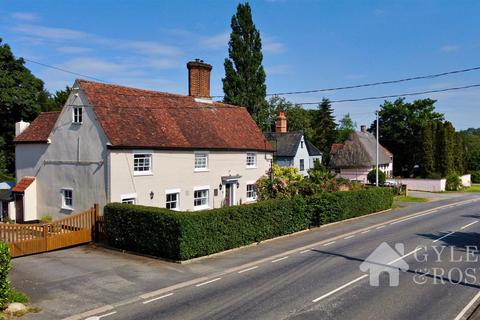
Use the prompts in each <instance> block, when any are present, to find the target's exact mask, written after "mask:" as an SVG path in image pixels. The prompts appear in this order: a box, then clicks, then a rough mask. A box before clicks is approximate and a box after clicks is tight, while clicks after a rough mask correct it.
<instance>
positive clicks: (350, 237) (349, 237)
mask: <svg viewBox="0 0 480 320" xmlns="http://www.w3.org/2000/svg"><path fill="white" fill-rule="evenodd" d="M353 237H355V235H354V234H352V235H351V236H348V237H345V238H343V239H344V240H347V239H352V238H353Z"/></svg>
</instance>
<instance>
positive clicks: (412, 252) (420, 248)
mask: <svg viewBox="0 0 480 320" xmlns="http://www.w3.org/2000/svg"><path fill="white" fill-rule="evenodd" d="M422 249H423V248H422V247H418V248H417V249H415V250H413V251H410V252H409V253H407V254H404V255H403V256H401V257H399V258H397V259H395V260H392V261H390V262H389V263H387V264H388V265H391V264H392V263H395V262H397V261H400V260H402V259H403V258H405V257H408V256H409V255H412V254H414V253H415V252H417V251H419V250H422Z"/></svg>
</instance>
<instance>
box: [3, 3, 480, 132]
mask: <svg viewBox="0 0 480 320" xmlns="http://www.w3.org/2000/svg"><path fill="white" fill-rule="evenodd" d="M237 4H238V1H227V0H223V1H221V0H218V1H198V0H197V1H180V0H176V1H153V0H152V1H147V0H136V1H132V0H130V1H124V0H101V1H99V0H81V1H79V0H68V1H60V0H57V1H53V0H42V1H39V0H30V1H27V0H0V38H2V39H3V42H4V43H7V44H9V45H10V46H11V48H12V50H13V52H14V54H15V55H16V56H17V57H24V58H25V59H29V60H33V61H37V62H40V63H43V64H48V65H52V66H56V67H59V68H62V69H65V70H69V71H72V72H76V73H79V74H82V75H87V76H90V77H94V78H97V79H100V80H102V81H107V82H111V83H117V84H121V85H126V86H133V87H139V88H147V89H153V90H158V91H165V92H175V93H180V94H187V93H188V83H187V68H186V63H187V62H188V61H189V60H192V59H195V58H200V59H203V60H205V62H207V63H210V64H212V65H213V70H212V80H211V91H212V92H211V94H212V95H222V94H223V91H222V82H221V79H222V77H223V76H224V68H223V61H224V59H225V58H226V57H227V56H228V37H229V32H230V21H231V17H232V15H233V14H234V13H235V10H236V6H237ZM250 4H251V6H252V13H253V19H254V23H255V25H256V27H257V28H258V29H259V31H260V34H261V36H262V44H263V55H264V61H263V64H264V67H265V70H266V73H267V92H268V93H277V92H288V91H302V90H311V89H321V88H329V87H338V86H348V85H356V84H362V83H368V82H376V81H384V80H394V79H400V78H405V77H411V76H419V75H428V74H434V73H440V72H444V71H451V70H457V69H465V68H470V67H478V66H480V59H479V57H480V19H479V18H478V17H479V16H480V1H474V0H471V1H468V0H462V1H450V0H435V1H430V0H418V1H410V0H402V1H400V0H398V1H392V0H388V1H387V0H386V1H368V0H362V1H356V0H351V1H342V0H337V1H334V0H332V1H313V0H311V1H306V0H305V1H303V0H295V1H293V0H290V1H289V0H258V1H251V2H250ZM26 65H27V67H28V68H29V69H30V70H32V72H33V73H34V74H35V75H36V76H37V77H39V78H40V79H42V80H43V81H44V82H45V86H46V88H47V89H48V90H49V91H51V92H54V91H55V90H58V89H63V88H64V87H65V86H67V85H70V86H71V85H72V84H73V81H74V80H75V78H82V77H80V76H75V75H72V74H69V73H65V72H62V71H58V70H55V69H51V68H47V67H44V66H41V65H38V64H35V63H32V62H27V63H26ZM470 84H480V70H479V71H473V72H469V73H463V74H457V75H452V76H448V77H441V78H435V79H428V80H418V81H411V82H407V83H402V84H391V85H384V86H376V87H370V88H362V89H354V90H345V91H336V92H326V93H325V92H324V93H314V94H304V95H291V96H288V97H287V98H288V99H289V100H290V101H292V102H297V103H301V102H316V101H320V100H321V99H322V98H323V97H327V98H329V99H331V100H338V99H348V98H362V97H368V96H379V95H380V96H382V95H391V94H401V93H407V92H418V91H425V90H435V89H442V88H448V87H456V86H464V85H470ZM426 97H430V98H433V99H437V100H438V101H437V103H436V107H437V110H438V111H440V112H443V113H444V114H445V116H446V119H447V120H449V121H451V122H453V124H454V126H455V127H456V128H457V129H466V128H469V127H480V121H479V120H480V88H474V89H468V90H461V91H451V92H443V93H435V94H428V95H424V96H418V97H409V98H407V101H412V100H413V99H415V98H426ZM382 103H383V100H374V101H363V102H350V103H338V104H334V105H333V107H334V110H335V115H336V117H337V120H338V119H339V118H341V117H342V116H343V115H345V114H346V113H350V114H351V116H352V118H353V120H354V121H355V122H356V123H357V124H358V125H361V124H367V125H369V124H370V123H371V122H372V120H373V118H374V115H373V114H374V111H375V110H376V109H378V107H379V105H380V104H382ZM306 108H315V105H313V106H306Z"/></svg>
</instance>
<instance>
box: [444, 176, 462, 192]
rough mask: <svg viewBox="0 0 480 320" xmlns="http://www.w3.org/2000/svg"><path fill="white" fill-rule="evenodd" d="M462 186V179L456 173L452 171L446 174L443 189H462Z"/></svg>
mask: <svg viewBox="0 0 480 320" xmlns="http://www.w3.org/2000/svg"><path fill="white" fill-rule="evenodd" d="M462 187H463V185H462V179H461V178H460V175H459V174H458V173H455V172H453V173H449V174H448V175H447V181H446V185H445V189H446V190H447V191H458V190H460V189H462Z"/></svg>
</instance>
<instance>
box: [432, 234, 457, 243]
mask: <svg viewBox="0 0 480 320" xmlns="http://www.w3.org/2000/svg"><path fill="white" fill-rule="evenodd" d="M454 233H455V231H452V232H450V233H447V234H446V235H444V236H442V237H440V238H438V239H435V240H433V241H432V243H435V242H437V241H440V240H442V239H443V238H446V237H448V236H450V235H452V234H454Z"/></svg>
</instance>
